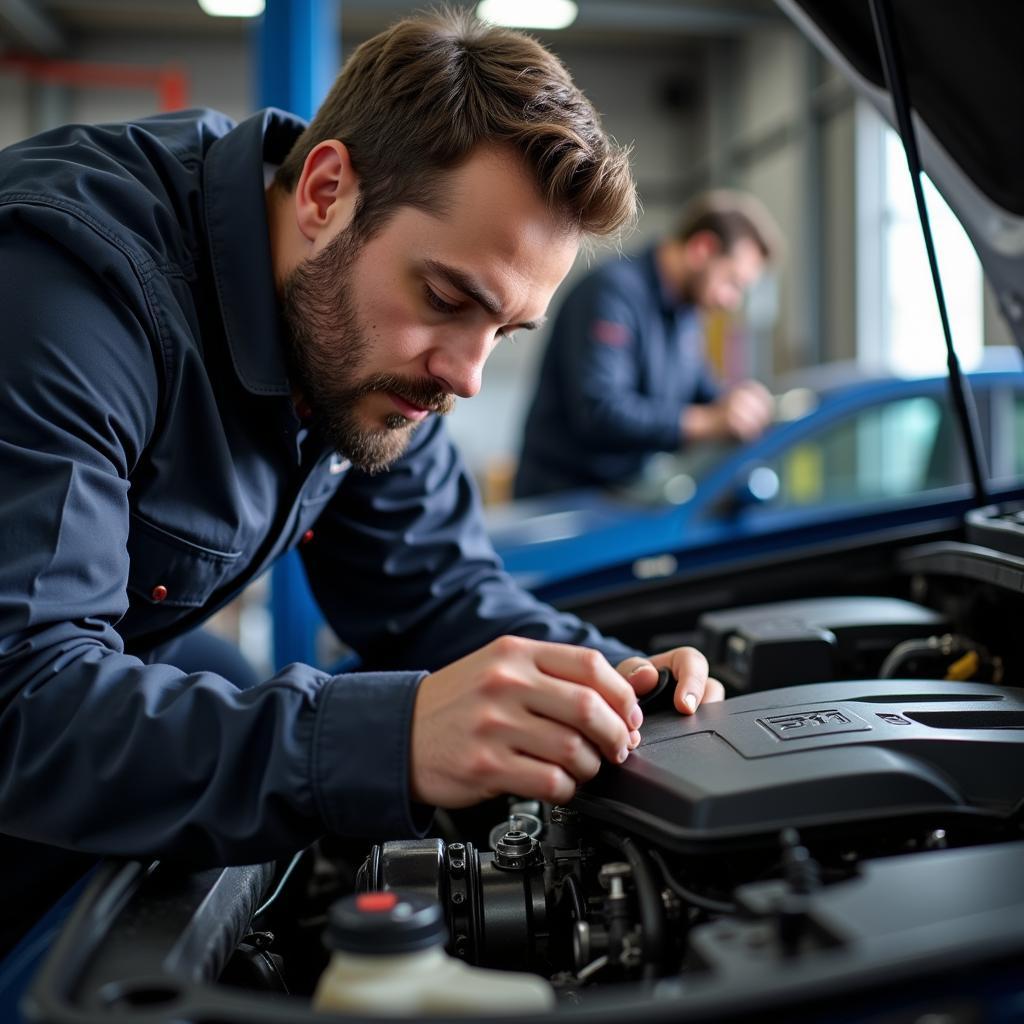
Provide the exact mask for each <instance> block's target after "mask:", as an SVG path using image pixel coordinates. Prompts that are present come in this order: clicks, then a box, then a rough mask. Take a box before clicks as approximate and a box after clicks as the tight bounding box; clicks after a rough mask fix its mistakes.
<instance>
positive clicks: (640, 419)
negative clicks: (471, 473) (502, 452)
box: [514, 189, 780, 498]
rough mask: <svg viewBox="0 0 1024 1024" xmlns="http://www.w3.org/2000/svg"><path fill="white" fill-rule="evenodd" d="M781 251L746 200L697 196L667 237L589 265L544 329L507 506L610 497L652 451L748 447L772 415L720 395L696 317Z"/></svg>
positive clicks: (746, 398)
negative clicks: (601, 490)
mask: <svg viewBox="0 0 1024 1024" xmlns="http://www.w3.org/2000/svg"><path fill="white" fill-rule="evenodd" d="M779 238H780V234H779V230H778V227H777V225H776V224H775V221H774V220H773V219H772V217H771V215H770V214H769V213H768V211H767V210H766V209H765V208H764V206H763V205H762V204H761V203H760V202H758V200H756V199H755V198H754V197H753V196H751V195H747V194H744V193H738V192H733V191H729V190H724V189H723V190H716V191H713V192H707V193H704V194H703V195H701V196H698V197H697V198H696V199H695V200H693V202H691V203H690V205H689V206H688V207H687V208H686V210H685V211H684V213H683V216H682V219H681V222H680V225H679V229H678V231H677V232H676V233H675V235H674V236H672V237H669V238H665V239H662V240H661V241H659V242H658V243H656V244H655V245H653V246H652V247H650V248H648V249H647V250H645V251H644V252H642V253H640V254H639V255H638V256H637V257H635V258H629V257H621V258H619V259H616V260H612V261H611V262H608V263H605V264H603V265H601V266H598V267H597V268H595V269H594V270H593V271H591V272H590V273H589V274H587V275H585V276H584V277H583V278H582V279H581V280H580V281H578V282H577V283H576V285H575V286H574V287H573V288H572V289H571V290H570V291H569V293H568V295H567V296H566V299H565V301H564V303H563V304H562V306H561V308H560V309H559V312H558V315H557V316H556V318H555V321H554V325H553V326H552V329H551V334H550V337H549V339H548V345H547V349H546V350H545V353H544V358H543V361H542V365H541V369H540V373H539V375H538V377H537V386H536V391H535V393H534V397H533V400H532V403H531V405H530V409H529V412H528V414H527V419H526V425H525V428H524V433H523V443H522V450H521V453H520V457H519V462H518V467H517V472H516V478H515V483H514V493H515V496H516V497H518V498H525V497H531V496H533V495H539V494H547V493H550V492H553V491H564V490H568V489H570V488H574V487H615V486H619V485H623V484H627V483H629V482H630V481H632V480H634V479H635V478H636V477H638V476H639V475H640V474H641V473H642V471H643V468H644V465H645V463H646V461H647V459H648V458H649V457H650V456H651V455H652V454H654V453H655V452H663V451H674V450H677V449H679V448H682V447H686V446H688V445H691V444H694V443H697V442H704V441H716V440H723V439H728V438H735V439H739V440H741V441H749V440H752V439H753V438H755V437H757V435H758V434H760V433H761V431H762V430H764V428H765V427H766V426H767V425H768V423H769V421H770V419H771V416H772V403H771V398H770V396H769V394H768V392H767V391H766V390H765V388H764V386H763V385H762V384H760V383H758V382H757V381H753V380H747V381H743V382H741V383H739V384H737V385H736V386H734V387H732V388H730V389H728V390H725V391H723V390H722V389H721V388H720V387H719V385H718V384H717V382H716V381H715V380H714V378H713V376H712V374H711V371H710V368H709V367H708V364H707V361H706V359H705V355H704V334H703V327H702V319H703V317H702V314H704V313H707V312H710V311H714V310H735V309H736V308H737V307H738V306H739V304H740V303H741V302H742V300H743V296H744V293H745V292H746V290H747V289H748V288H749V287H750V286H751V285H753V284H754V283H755V282H756V281H757V280H758V278H759V277H760V276H761V273H762V271H763V269H764V266H765V264H766V262H768V261H771V260H773V259H775V258H776V256H777V253H778V249H779V241H778V239H779Z"/></svg>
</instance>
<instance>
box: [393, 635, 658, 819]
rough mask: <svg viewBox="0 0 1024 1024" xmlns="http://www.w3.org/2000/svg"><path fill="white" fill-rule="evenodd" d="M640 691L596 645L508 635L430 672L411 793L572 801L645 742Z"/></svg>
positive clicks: (452, 802)
mask: <svg viewBox="0 0 1024 1024" xmlns="http://www.w3.org/2000/svg"><path fill="white" fill-rule="evenodd" d="M642 719H643V716H642V713H641V712H640V708H639V706H638V704H637V695H636V692H635V691H634V689H633V688H632V687H631V686H630V685H629V683H628V682H627V681H626V680H625V679H624V678H623V677H622V676H621V675H620V674H619V673H618V672H617V671H616V670H615V669H614V668H613V667H612V666H611V665H610V664H609V663H608V661H607V660H606V659H605V658H604V656H603V655H601V654H600V653H599V652H598V651H594V650H591V649H588V648H585V647H575V646H571V645H569V644H555V643H548V642H545V641H541V640H527V639H525V638H523V637H516V636H504V637H500V638H499V639H497V640H494V641H492V642H491V643H489V644H488V645H487V646H486V647H483V648H481V649H480V650H478V651H475V652H474V653H473V654H469V655H467V656H466V657H465V658H461V659H460V660H459V661H456V662H453V663H452V664H451V665H448V666H446V667H445V668H443V669H440V670H439V671H437V672H433V673H431V674H430V675H429V676H427V678H426V679H424V680H423V682H422V683H421V684H420V687H419V691H418V693H417V695H416V704H415V707H414V709H413V721H412V753H411V768H410V773H411V786H412V796H413V799H415V800H418V801H420V802H422V803H426V804H432V805H435V806H439V807H450V808H453V807H467V806H469V805H470V804H474V803H477V802H479V801H481V800H485V799H488V798H490V797H493V796H498V795H500V794H501V793H516V794H517V795H519V796H524V797H533V798H534V799H539V800H544V801H548V802H551V803H559V802H565V801H568V800H570V799H571V798H572V796H573V793H574V792H575V790H576V785H577V783H579V782H584V781H585V780H587V779H589V778H592V777H593V776H594V775H596V774H597V770H598V768H600V766H601V757H602V756H603V757H605V758H607V759H608V760H609V761H611V762H613V763H615V764H621V763H622V762H623V761H625V759H626V757H627V756H628V753H629V751H630V750H631V749H633V747H635V746H636V745H637V744H638V743H639V742H640V734H639V732H637V729H638V727H639V725H640V723H641V721H642Z"/></svg>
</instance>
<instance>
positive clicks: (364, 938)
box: [324, 889, 448, 955]
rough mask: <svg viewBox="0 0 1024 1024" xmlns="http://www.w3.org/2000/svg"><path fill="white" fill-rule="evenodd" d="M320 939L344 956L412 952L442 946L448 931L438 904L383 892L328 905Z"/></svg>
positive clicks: (348, 897)
mask: <svg viewBox="0 0 1024 1024" xmlns="http://www.w3.org/2000/svg"><path fill="white" fill-rule="evenodd" d="M324 939H325V941H326V943H327V945H328V947H329V948H330V949H338V950H343V951H345V952H346V953H363V954H370V955H372V954H375V953H380V954H385V953H412V952H414V951H415V950H417V949H426V948H427V947H429V946H440V945H443V944H444V943H445V942H446V941H447V939H448V929H447V928H446V927H445V924H444V914H443V913H442V911H441V906H440V904H438V903H435V902H434V901H433V900H426V899H423V897H421V896H412V895H405V894H403V893H401V892H396V891H395V890H394V889H387V890H384V891H381V892H361V893H356V894H355V895H354V896H346V897H344V898H343V899H340V900H337V901H336V902H335V903H332V904H331V908H330V910H329V911H328V914H327V931H326V932H325V934H324Z"/></svg>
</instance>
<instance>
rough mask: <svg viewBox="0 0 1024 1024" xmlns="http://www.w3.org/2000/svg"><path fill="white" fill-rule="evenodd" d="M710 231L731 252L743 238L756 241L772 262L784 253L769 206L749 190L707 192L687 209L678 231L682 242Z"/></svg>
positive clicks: (767, 259)
mask: <svg viewBox="0 0 1024 1024" xmlns="http://www.w3.org/2000/svg"><path fill="white" fill-rule="evenodd" d="M702 231H710V232H711V234H713V235H715V237H716V238H718V240H719V242H721V243H722V250H723V251H724V252H730V251H731V250H732V248H733V246H734V245H735V244H736V243H737V242H738V241H739V240H740V239H741V238H746V239H748V240H749V241H751V242H753V243H754V244H755V245H756V246H757V247H758V249H760V250H761V255H762V256H763V257H764V259H765V261H766V262H768V263H773V262H777V261H778V260H779V259H780V258H781V256H782V232H781V230H780V229H779V226H778V224H777V222H776V221H775V218H774V217H773V216H772V215H771V214H770V213H769V212H768V209H767V207H765V205H764V204H763V203H762V202H761V201H760V200H759V199H756V198H755V197H754V196H752V195H750V194H749V193H747V192H736V191H733V190H732V189H724V188H723V189H714V190H712V191H710V192H704V193H703V194H702V195H699V196H697V197H696V199H694V200H693V201H692V202H690V203H689V205H688V206H687V207H686V209H685V210H683V215H682V217H681V218H680V221H679V228H678V230H677V231H676V238H678V239H679V240H680V241H681V242H685V241H686V240H687V239H690V238H692V237H693V236H694V235H696V234H699V233H700V232H702Z"/></svg>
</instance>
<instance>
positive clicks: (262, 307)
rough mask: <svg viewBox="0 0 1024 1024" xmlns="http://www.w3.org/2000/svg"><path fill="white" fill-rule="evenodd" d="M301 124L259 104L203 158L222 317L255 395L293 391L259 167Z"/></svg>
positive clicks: (285, 146)
mask: <svg viewBox="0 0 1024 1024" xmlns="http://www.w3.org/2000/svg"><path fill="white" fill-rule="evenodd" d="M303 128H305V124H304V122H302V121H301V120H300V119H299V118H297V117H294V116H293V115H291V114H286V113H284V112H283V111H281V110H274V109H267V110H263V111H260V112H259V113H257V114H254V115H253V116H252V117H250V118H248V119H246V120H245V121H243V122H242V123H241V124H239V125H238V126H237V127H235V128H233V129H232V130H231V131H230V132H228V133H227V134H226V135H223V136H221V138H219V139H217V141H216V142H214V143H213V145H212V146H210V149H209V151H208V153H207V156H206V162H205V168H204V177H205V189H204V191H205V204H206V226H207V233H208V236H209V243H210V256H211V261H212V267H213V276H214V280H215V282H216V287H217V298H218V301H219V304H220V311H221V317H222V319H223V321H224V331H225V334H226V336H227V341H228V348H229V350H230V352H231V359H232V362H233V363H234V366H235V372H236V373H237V374H238V378H239V380H240V381H241V382H242V384H243V385H244V386H245V387H246V388H247V389H248V390H249V391H251V392H252V393H253V394H257V395H289V394H290V393H291V387H290V385H289V383H288V372H287V366H286V363H285V348H284V337H283V327H282V323H281V312H280V307H279V305H278V301H277V292H276V289H275V287H274V271H273V262H272V259H271V253H270V232H269V228H268V225H267V208H266V200H265V192H264V186H263V167H264V163H271V164H279V163H281V161H282V160H283V159H284V157H285V156H286V154H287V153H288V150H289V149H290V148H291V146H292V143H293V142H294V141H295V140H296V138H298V136H299V134H300V133H301V132H302V130H303Z"/></svg>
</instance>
